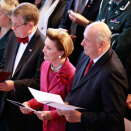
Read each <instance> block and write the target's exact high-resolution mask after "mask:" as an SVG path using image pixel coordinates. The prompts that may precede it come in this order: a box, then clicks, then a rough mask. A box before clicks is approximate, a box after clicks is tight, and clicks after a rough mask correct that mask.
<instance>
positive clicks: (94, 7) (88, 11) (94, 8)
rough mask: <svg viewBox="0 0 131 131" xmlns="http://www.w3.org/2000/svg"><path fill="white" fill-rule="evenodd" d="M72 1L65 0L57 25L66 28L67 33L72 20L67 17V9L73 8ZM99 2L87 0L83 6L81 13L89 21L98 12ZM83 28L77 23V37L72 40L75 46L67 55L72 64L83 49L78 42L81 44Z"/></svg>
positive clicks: (74, 63) (99, 0) (73, 0)
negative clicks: (63, 11) (65, 3)
mask: <svg viewBox="0 0 131 131" xmlns="http://www.w3.org/2000/svg"><path fill="white" fill-rule="evenodd" d="M74 2H75V0H67V5H66V11H65V14H64V15H63V17H62V19H61V23H60V25H59V27H60V28H64V29H67V30H68V31H69V33H70V31H71V25H72V21H71V20H70V18H69V14H68V10H70V9H71V10H74ZM100 3H101V0H93V3H91V0H89V1H88V3H87V5H86V7H85V8H84V10H83V12H82V15H83V16H84V17H85V18H87V19H89V20H91V21H95V19H96V17H97V14H98V12H99V6H100ZM84 29H85V27H83V26H80V25H77V27H76V36H77V39H75V40H74V47H75V48H74V51H73V53H72V54H71V56H69V59H70V61H71V63H73V65H76V62H77V59H78V57H79V55H80V53H81V52H82V50H83V47H82V46H81V45H80V44H81V41H82V40H83V32H84Z"/></svg>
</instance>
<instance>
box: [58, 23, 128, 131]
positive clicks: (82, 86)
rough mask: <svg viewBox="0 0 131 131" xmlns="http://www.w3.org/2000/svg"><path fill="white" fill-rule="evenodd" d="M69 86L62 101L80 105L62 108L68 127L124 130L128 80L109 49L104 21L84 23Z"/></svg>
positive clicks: (76, 130) (79, 130)
mask: <svg viewBox="0 0 131 131" xmlns="http://www.w3.org/2000/svg"><path fill="white" fill-rule="evenodd" d="M81 45H82V46H83V47H84V52H83V53H82V55H81V56H80V59H79V61H78V65H77V67H76V73H75V76H74V79H73V84H72V89H71V91H70V93H69V94H68V95H67V97H66V99H65V101H66V102H68V103H69V104H70V105H74V106H78V107H82V108H84V109H81V110H73V111H62V110H58V114H60V115H64V116H65V118H66V120H67V121H68V123H67V126H66V127H67V128H66V129H67V131H117V130H119V131H124V114H125V108H126V98H127V90H128V80H127V77H126V73H125V70H124V67H123V65H122V63H121V61H120V60H119V58H118V56H117V55H116V53H115V52H114V51H113V50H112V49H111V31H110V29H109V28H108V26H107V25H106V24H105V23H103V22H94V23H92V24H90V25H89V26H87V27H86V29H85V31H84V39H83V41H82V43H81Z"/></svg>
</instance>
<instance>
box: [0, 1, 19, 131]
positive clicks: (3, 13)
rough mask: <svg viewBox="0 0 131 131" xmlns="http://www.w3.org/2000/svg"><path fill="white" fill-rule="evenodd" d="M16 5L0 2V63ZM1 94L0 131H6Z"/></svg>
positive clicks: (12, 2)
mask: <svg viewBox="0 0 131 131" xmlns="http://www.w3.org/2000/svg"><path fill="white" fill-rule="evenodd" d="M17 5H18V1H17V0H1V1H0V61H1V60H2V58H3V54H4V50H5V47H6V41H7V39H8V35H9V34H10V32H11V31H12V30H11V19H10V18H11V13H12V11H13V10H14V8H15V7H16V6H17ZM2 94H3V92H1V91H0V131H6V125H5V117H4V116H1V107H2V102H3V100H2Z"/></svg>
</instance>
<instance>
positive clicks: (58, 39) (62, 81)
mask: <svg viewBox="0 0 131 131" xmlns="http://www.w3.org/2000/svg"><path fill="white" fill-rule="evenodd" d="M73 49H74V47H73V42H72V40H71V38H70V36H69V35H68V34H67V33H66V32H65V31H63V30H61V29H51V28H49V29H48V30H47V38H46V40H45V47H44V49H43V53H44V59H45V61H44V62H43V63H42V65H41V91H44V92H49V93H53V94H59V95H60V96H61V97H62V99H63V100H65V97H66V95H67V94H68V93H69V91H70V89H71V87H72V81H73V77H74V73H75V67H74V66H73V65H72V64H71V63H70V61H69V59H68V56H69V55H70V54H71V53H72V51H73ZM23 104H24V105H26V106H28V107H31V108H33V109H36V110H38V109H39V108H40V107H43V111H41V112H40V111H39V112H38V113H36V115H37V116H38V118H39V119H41V120H42V121H43V131H65V123H66V121H65V118H63V117H61V116H59V115H58V114H57V112H56V109H55V108H53V107H49V106H48V105H44V106H43V104H41V103H38V102H37V101H36V100H35V99H32V100H30V101H28V102H24V103H23ZM20 109H21V111H22V112H23V113H24V114H29V113H31V112H30V111H29V110H27V109H25V108H22V107H20Z"/></svg>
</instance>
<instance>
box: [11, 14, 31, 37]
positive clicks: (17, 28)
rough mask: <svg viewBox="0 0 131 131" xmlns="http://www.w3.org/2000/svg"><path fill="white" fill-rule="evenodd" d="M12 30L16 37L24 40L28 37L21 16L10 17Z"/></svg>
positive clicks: (25, 25)
mask: <svg viewBox="0 0 131 131" xmlns="http://www.w3.org/2000/svg"><path fill="white" fill-rule="evenodd" d="M11 20H12V30H13V31H14V33H15V35H16V37H20V38H25V37H27V36H28V30H29V28H28V23H25V22H24V20H23V18H22V16H12V18H11Z"/></svg>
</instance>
